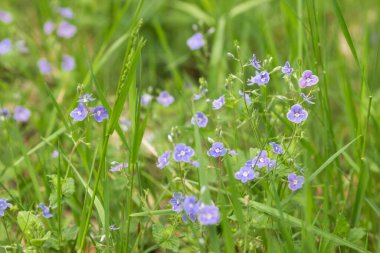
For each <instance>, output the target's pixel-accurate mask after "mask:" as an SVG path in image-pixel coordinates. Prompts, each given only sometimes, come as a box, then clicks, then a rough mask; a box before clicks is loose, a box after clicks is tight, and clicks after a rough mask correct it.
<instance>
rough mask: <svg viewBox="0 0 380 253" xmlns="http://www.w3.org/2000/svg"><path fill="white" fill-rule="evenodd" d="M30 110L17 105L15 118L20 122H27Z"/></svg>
mask: <svg viewBox="0 0 380 253" xmlns="http://www.w3.org/2000/svg"><path fill="white" fill-rule="evenodd" d="M30 115H31V113H30V111H29V110H28V109H26V108H25V107H23V106H17V107H16V108H15V111H14V114H13V118H14V119H15V120H17V121H19V122H27V121H28V120H29V118H30Z"/></svg>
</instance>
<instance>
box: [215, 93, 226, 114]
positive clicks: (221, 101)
mask: <svg viewBox="0 0 380 253" xmlns="http://www.w3.org/2000/svg"><path fill="white" fill-rule="evenodd" d="M225 103H226V101H225V99H224V95H223V96H220V97H219V98H218V99H215V100H214V101H213V102H212V109H214V110H219V109H220V108H222V107H223V105H224V104H225Z"/></svg>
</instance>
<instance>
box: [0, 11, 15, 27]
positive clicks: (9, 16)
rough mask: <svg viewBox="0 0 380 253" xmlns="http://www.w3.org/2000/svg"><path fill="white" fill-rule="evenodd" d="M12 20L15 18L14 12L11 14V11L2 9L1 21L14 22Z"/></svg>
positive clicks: (0, 12)
mask: <svg viewBox="0 0 380 253" xmlns="http://www.w3.org/2000/svg"><path fill="white" fill-rule="evenodd" d="M12 20H13V16H12V14H10V13H9V12H6V11H1V10H0V21H1V22H3V23H6V24H9V23H10V22H12Z"/></svg>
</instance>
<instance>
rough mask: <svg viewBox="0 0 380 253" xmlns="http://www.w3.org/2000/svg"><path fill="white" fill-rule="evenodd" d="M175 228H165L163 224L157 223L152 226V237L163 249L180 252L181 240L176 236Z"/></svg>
mask: <svg viewBox="0 0 380 253" xmlns="http://www.w3.org/2000/svg"><path fill="white" fill-rule="evenodd" d="M174 229H175V228H174V227H173V226H163V225H162V224H161V223H155V224H153V226H152V235H153V238H154V240H155V241H156V243H157V244H159V245H160V246H161V247H162V248H164V249H168V250H172V251H174V252H178V250H179V238H178V237H176V235H175V234H174Z"/></svg>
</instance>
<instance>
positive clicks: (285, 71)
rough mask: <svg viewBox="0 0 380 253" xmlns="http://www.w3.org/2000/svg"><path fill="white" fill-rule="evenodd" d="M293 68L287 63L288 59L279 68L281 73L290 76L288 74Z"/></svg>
mask: <svg viewBox="0 0 380 253" xmlns="http://www.w3.org/2000/svg"><path fill="white" fill-rule="evenodd" d="M293 70H294V69H293V68H291V67H290V64H289V62H288V61H287V62H285V66H284V67H282V68H281V71H282V73H284V74H285V75H284V77H285V76H286V75H288V76H290V75H291V74H292V73H293Z"/></svg>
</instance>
